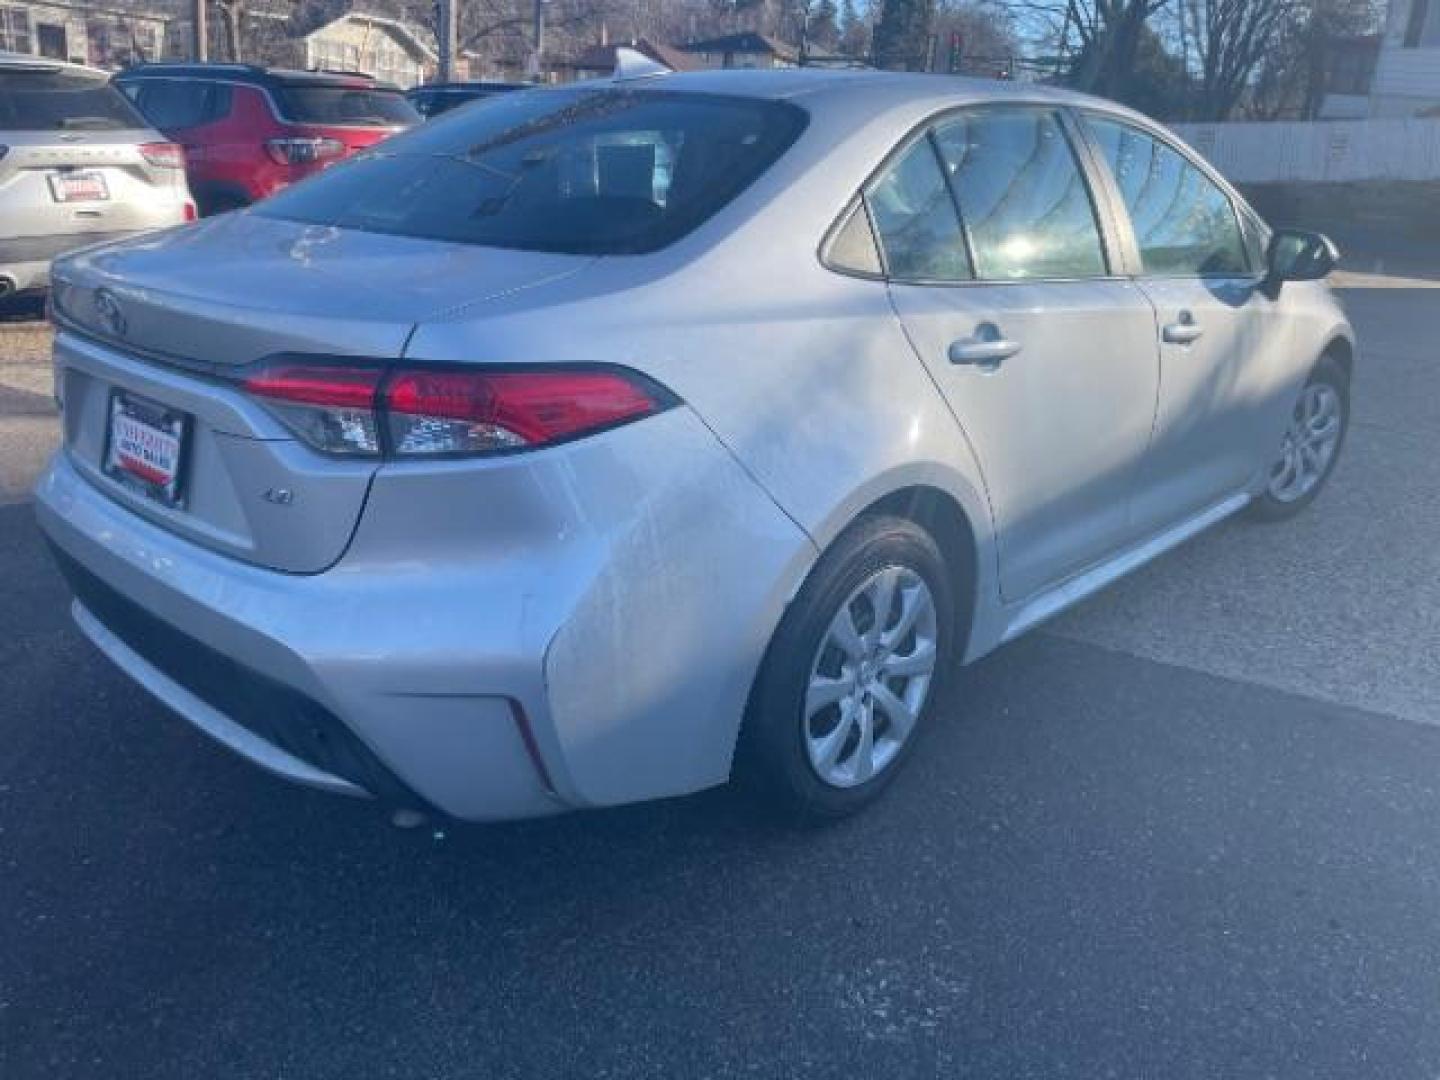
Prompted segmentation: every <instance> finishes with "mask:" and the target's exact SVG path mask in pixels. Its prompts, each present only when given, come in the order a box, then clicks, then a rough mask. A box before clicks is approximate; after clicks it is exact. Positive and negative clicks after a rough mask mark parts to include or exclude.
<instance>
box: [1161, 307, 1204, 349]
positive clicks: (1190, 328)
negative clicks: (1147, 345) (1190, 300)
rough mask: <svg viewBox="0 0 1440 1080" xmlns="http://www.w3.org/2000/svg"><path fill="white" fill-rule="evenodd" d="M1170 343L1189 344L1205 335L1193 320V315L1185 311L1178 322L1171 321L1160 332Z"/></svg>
mask: <svg viewBox="0 0 1440 1080" xmlns="http://www.w3.org/2000/svg"><path fill="white" fill-rule="evenodd" d="M1161 336H1163V337H1164V338H1165V341H1166V342H1167V343H1168V344H1170V345H1190V344H1193V343H1194V342H1196V341H1199V340H1200V339H1201V338H1202V337H1204V336H1205V331H1204V330H1203V329H1201V327H1200V324H1199V323H1197V322H1196V321H1195V316H1193V315H1191V314H1190V313H1189V312H1185V313H1183V314H1182V315H1181V316H1180V319H1179V321H1178V322H1172V323H1171V324H1170V325H1169V326H1167V327H1165V329H1164V330H1163V331H1162V332H1161Z"/></svg>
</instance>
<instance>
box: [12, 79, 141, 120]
mask: <svg viewBox="0 0 1440 1080" xmlns="http://www.w3.org/2000/svg"><path fill="white" fill-rule="evenodd" d="M145 126H146V125H145V121H144V120H142V119H141V118H140V114H139V113H137V112H136V111H135V108H134V106H132V105H131V104H130V102H129V101H127V100H126V99H125V96H124V95H123V94H121V93H120V92H119V91H118V90H116V89H115V88H114V87H113V86H111V85H110V84H109V83H108V82H106V81H105V80H104V79H97V78H96V77H95V76H93V75H83V74H76V73H74V72H66V71H56V72H38V71H24V72H22V71H0V132H4V131H97V130H100V131H104V130H117V129H124V128H143V127H145Z"/></svg>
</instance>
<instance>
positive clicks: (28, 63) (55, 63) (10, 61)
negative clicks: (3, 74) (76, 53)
mask: <svg viewBox="0 0 1440 1080" xmlns="http://www.w3.org/2000/svg"><path fill="white" fill-rule="evenodd" d="M0 71H8V72H23V71H33V72H36V73H43V74H50V73H53V72H59V71H64V72H67V73H69V74H71V75H90V76H92V77H94V78H96V79H102V80H103V79H109V78H110V73H109V72H108V71H101V70H100V69H99V68H92V67H86V66H85V65H84V64H69V63H66V62H65V61H63V60H51V59H49V58H48V57H44V56H29V55H27V54H25V53H15V52H0Z"/></svg>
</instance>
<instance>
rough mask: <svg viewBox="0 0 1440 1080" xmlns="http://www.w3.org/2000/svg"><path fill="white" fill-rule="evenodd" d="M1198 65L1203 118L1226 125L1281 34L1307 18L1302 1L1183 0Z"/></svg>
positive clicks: (1199, 107)
mask: <svg viewBox="0 0 1440 1080" xmlns="http://www.w3.org/2000/svg"><path fill="white" fill-rule="evenodd" d="M1179 3H1180V5H1181V6H1180V18H1181V20H1182V23H1183V25H1184V26H1185V27H1186V37H1187V39H1188V40H1189V41H1190V42H1192V43H1193V46H1194V48H1195V53H1196V57H1197V60H1198V64H1199V73H1198V74H1199V79H1198V86H1197V96H1198V100H1197V102H1196V106H1197V110H1198V113H1199V116H1200V118H1202V119H1206V120H1225V119H1228V118H1229V117H1230V115H1231V114H1232V113H1233V112H1234V111H1235V109H1236V107H1237V106H1238V105H1239V104H1240V102H1241V99H1242V98H1243V97H1244V96H1245V94H1246V92H1247V90H1249V89H1250V88H1251V86H1252V84H1253V82H1254V79H1255V77H1256V75H1257V73H1258V72H1259V71H1260V68H1261V65H1262V64H1263V63H1264V61H1265V59H1266V58H1267V57H1268V56H1269V55H1270V52H1271V50H1272V49H1273V48H1274V47H1275V45H1276V44H1277V42H1279V41H1280V39H1281V37H1282V35H1283V34H1284V32H1285V31H1286V30H1287V28H1288V27H1290V26H1291V25H1292V24H1294V23H1295V22H1296V21H1297V20H1298V19H1301V18H1302V17H1303V15H1304V8H1303V6H1302V0H1179Z"/></svg>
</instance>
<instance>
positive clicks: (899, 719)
mask: <svg viewBox="0 0 1440 1080" xmlns="http://www.w3.org/2000/svg"><path fill="white" fill-rule="evenodd" d="M953 573H954V571H953V569H952V568H950V567H947V566H946V564H945V560H944V558H943V556H942V555H941V552H940V549H939V547H938V546H937V545H936V543H935V540H934V539H933V538H932V537H931V536H930V534H929V533H927V532H926V531H925V530H924V529H922V528H921V527H920V526H919V525H917V524H915V523H914V522H913V521H909V520H907V519H905V518H898V517H890V516H883V517H882V516H876V517H870V518H864V519H862V520H861V521H859V522H857V523H856V524H855V525H854V526H852V527H851V528H850V529H849V530H848V531H847V532H845V533H844V534H843V535H841V537H840V538H839V539H838V540H836V541H835V543H834V545H832V547H831V548H830V550H829V551H827V552H826V553H825V554H824V555H823V556H822V557H821V559H820V561H819V562H818V563H817V564H816V566H815V568H814V570H812V571H811V573H810V576H809V578H808V579H807V580H806V582H805V585H804V586H803V587H802V588H801V590H800V594H799V595H798V596H797V597H796V598H795V600H794V602H793V603H791V605H790V607H789V608H788V610H787V611H786V613H785V616H784V618H783V619H782V620H781V622H780V626H779V628H778V629H777V630H776V632H775V637H774V638H773V639H772V640H771V643H770V648H769V650H768V651H767V653H766V656H765V660H764V663H763V664H762V666H761V669H760V674H759V676H758V677H757V679H756V682H755V687H754V689H753V690H752V692H751V696H750V703H749V707H748V708H747V710H746V716H745V722H744V725H743V727H742V728H741V733H740V745H739V748H738V751H737V761H736V775H737V778H738V779H739V780H741V781H742V782H744V783H748V784H749V786H751V787H752V788H756V789H758V790H759V791H760V792H761V793H762V794H763V795H764V796H766V797H767V798H768V799H769V800H770V801H771V802H772V803H773V804H774V805H775V806H776V807H777V808H778V809H779V810H780V811H781V813H782V814H784V815H785V816H786V817H789V818H791V819H792V820H797V821H800V822H804V823H809V824H823V823H826V822H831V821H836V820H838V819H840V818H844V817H847V816H849V815H850V814H854V813H856V812H857V811H859V810H861V809H863V808H864V807H866V806H868V805H869V804H870V803H872V802H874V801H875V800H876V799H878V798H879V797H880V796H881V794H883V793H884V791H885V789H886V788H888V787H889V786H890V784H891V782H892V781H893V780H894V779H895V776H896V775H897V774H898V773H899V771H900V769H901V767H902V766H903V765H904V764H905V762H906V761H907V760H908V759H909V757H910V755H911V754H912V753H913V752H914V749H915V745H916V742H917V738H918V737H919V736H920V734H921V732H922V730H923V728H924V726H925V724H926V722H927V720H928V718H929V714H930V713H931V712H932V711H933V709H934V704H935V701H936V699H937V698H938V697H939V696H940V690H941V684H942V683H943V682H944V678H943V676H944V674H945V673H946V672H947V671H948V670H949V669H950V668H951V666H952V665H953V663H954V655H953V654H954V650H955V642H956V639H957V635H956V632H955V630H956V627H955V596H956V588H955V585H956V583H955V582H954V580H953V577H952V575H953ZM886 604H888V605H889V607H888V610H887V611H886V612H884V613H881V615H880V616H879V617H878V619H877V615H876V613H877V611H878V609H879V608H880V607H881V606H882V605H886ZM877 622H878V626H877ZM852 630H853V632H854V633H853V634H852V633H851V631H852ZM867 755H868V758H867Z"/></svg>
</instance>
